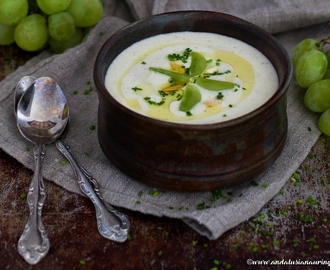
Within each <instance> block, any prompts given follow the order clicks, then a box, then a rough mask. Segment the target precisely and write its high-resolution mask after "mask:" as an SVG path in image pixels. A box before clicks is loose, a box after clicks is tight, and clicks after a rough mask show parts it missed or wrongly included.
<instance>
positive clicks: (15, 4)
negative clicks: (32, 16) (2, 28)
mask: <svg viewBox="0 0 330 270" xmlns="http://www.w3.org/2000/svg"><path fill="white" fill-rule="evenodd" d="M28 11H29V3H28V1H27V0H0V23H2V24H5V25H16V24H18V22H19V21H20V20H21V19H23V18H24V17H26V15H27V14H28Z"/></svg>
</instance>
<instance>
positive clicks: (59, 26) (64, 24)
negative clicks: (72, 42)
mask: <svg viewBox="0 0 330 270" xmlns="http://www.w3.org/2000/svg"><path fill="white" fill-rule="evenodd" d="M48 30H49V35H50V36H51V37H52V38H53V39H55V40H57V41H66V40H69V39H70V38H71V37H72V36H73V35H74V33H75V31H76V26H75V24H74V19H73V17H72V16H71V15H70V14H69V13H67V12H64V11H63V12H59V13H55V14H52V15H50V16H49V17H48Z"/></svg>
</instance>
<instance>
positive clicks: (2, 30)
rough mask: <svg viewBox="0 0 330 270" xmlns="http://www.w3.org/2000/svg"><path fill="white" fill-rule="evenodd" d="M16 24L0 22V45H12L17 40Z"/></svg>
mask: <svg viewBox="0 0 330 270" xmlns="http://www.w3.org/2000/svg"><path fill="white" fill-rule="evenodd" d="M15 27H16V26H15V25H4V24H2V23H0V45H10V44H12V43H14V42H15V39H14V31H15Z"/></svg>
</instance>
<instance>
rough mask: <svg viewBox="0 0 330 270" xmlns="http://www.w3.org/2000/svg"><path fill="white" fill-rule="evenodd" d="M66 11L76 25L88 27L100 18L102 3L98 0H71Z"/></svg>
mask: <svg viewBox="0 0 330 270" xmlns="http://www.w3.org/2000/svg"><path fill="white" fill-rule="evenodd" d="M66 12H68V13H70V14H71V15H72V17H73V18H74V21H75V25H76V26H78V27H89V26H92V25H95V24H97V23H98V22H99V20H100V19H101V17H102V13H103V5H102V2H101V1H100V0H72V1H71V4H70V6H69V7H68V8H67V9H66Z"/></svg>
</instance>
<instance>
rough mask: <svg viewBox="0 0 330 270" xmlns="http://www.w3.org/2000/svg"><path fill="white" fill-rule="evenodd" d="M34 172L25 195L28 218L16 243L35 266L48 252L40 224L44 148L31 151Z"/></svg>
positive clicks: (44, 195) (43, 229) (43, 228)
mask: <svg viewBox="0 0 330 270" xmlns="http://www.w3.org/2000/svg"><path fill="white" fill-rule="evenodd" d="M33 153H34V160H35V171H34V175H33V178H32V182H31V184H30V188H29V192H28V195H27V202H28V205H29V209H30V216H29V218H28V221H27V223H26V226H25V228H24V231H23V233H22V235H21V237H20V239H19V241H18V245H17V248H18V252H19V254H21V256H22V257H23V258H24V259H25V260H26V261H27V262H28V263H29V264H36V263H38V262H39V261H40V260H41V259H42V258H43V257H45V256H46V254H47V253H48V250H49V246H50V244H49V239H48V236H47V233H46V230H45V227H44V225H43V224H42V219H41V214H42V207H43V205H44V202H45V198H46V193H45V188H44V183H43V179H42V172H41V171H42V164H43V161H44V157H45V153H46V152H45V146H44V145H36V146H35V147H34V149H33Z"/></svg>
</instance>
